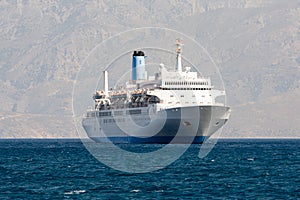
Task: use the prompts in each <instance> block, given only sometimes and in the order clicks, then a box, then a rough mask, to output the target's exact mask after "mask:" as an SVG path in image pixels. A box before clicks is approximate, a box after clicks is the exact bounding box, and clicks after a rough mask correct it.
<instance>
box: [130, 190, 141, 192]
mask: <svg viewBox="0 0 300 200" xmlns="http://www.w3.org/2000/svg"><path fill="white" fill-rule="evenodd" d="M139 191H141V190H131V191H130V192H139Z"/></svg>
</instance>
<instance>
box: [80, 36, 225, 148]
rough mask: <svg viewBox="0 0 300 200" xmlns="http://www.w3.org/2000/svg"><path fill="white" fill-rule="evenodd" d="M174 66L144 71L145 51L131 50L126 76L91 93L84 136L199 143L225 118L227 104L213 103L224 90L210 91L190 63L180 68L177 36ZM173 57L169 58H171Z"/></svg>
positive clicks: (207, 82) (112, 140) (207, 81)
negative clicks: (118, 85)
mask: <svg viewBox="0 0 300 200" xmlns="http://www.w3.org/2000/svg"><path fill="white" fill-rule="evenodd" d="M176 45H177V49H176V54H177V55H176V65H175V67H174V69H173V70H168V69H167V68H166V67H165V65H164V64H160V65H159V66H158V68H159V70H158V72H157V73H154V74H153V75H152V76H150V75H148V72H147V71H146V64H145V53H144V52H143V51H141V50H139V51H134V52H133V55H132V74H131V80H129V81H128V82H126V83H125V84H124V87H122V88H119V89H114V90H113V89H111V90H109V89H108V88H109V87H108V80H109V79H108V72H107V71H104V72H103V75H104V84H103V85H104V88H103V90H99V91H96V92H95V94H94V95H93V99H94V102H95V105H94V106H93V107H92V109H89V110H87V112H86V114H85V115H84V117H83V119H82V126H83V128H84V129H85V131H86V133H87V135H88V137H89V138H91V139H92V140H94V141H96V142H101V143H109V142H110V143H115V144H118V143H133V144H146V143H150V144H168V143H174V144H185V143H189V144H191V143H194V144H199V143H203V142H204V141H205V140H207V139H208V138H209V137H210V136H211V135H212V134H213V133H215V132H216V131H217V130H218V129H220V128H221V127H222V126H223V125H224V124H225V123H226V122H227V120H228V118H229V115H230V108H229V107H228V106H226V105H225V104H224V103H220V102H218V101H217V99H218V98H219V97H224V96H225V91H224V90H217V89H215V88H214V87H213V86H212V84H211V80H210V78H207V77H203V76H200V75H199V74H198V73H197V72H195V71H192V70H191V67H185V68H184V69H183V67H182V57H181V54H182V46H183V43H182V40H181V39H177V41H176ZM174 57H175V56H174Z"/></svg>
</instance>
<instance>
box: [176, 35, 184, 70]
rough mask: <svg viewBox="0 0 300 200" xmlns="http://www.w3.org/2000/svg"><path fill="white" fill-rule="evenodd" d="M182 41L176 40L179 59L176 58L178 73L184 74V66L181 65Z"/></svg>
mask: <svg viewBox="0 0 300 200" xmlns="http://www.w3.org/2000/svg"><path fill="white" fill-rule="evenodd" d="M182 45H183V44H182V40H181V39H177V40H176V46H177V51H176V52H177V57H176V68H175V70H176V72H179V73H181V72H182V65H181V51H182Z"/></svg>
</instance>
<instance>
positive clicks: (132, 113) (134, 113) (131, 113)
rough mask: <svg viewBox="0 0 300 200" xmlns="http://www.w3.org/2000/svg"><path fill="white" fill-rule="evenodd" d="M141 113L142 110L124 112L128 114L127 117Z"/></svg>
mask: <svg viewBox="0 0 300 200" xmlns="http://www.w3.org/2000/svg"><path fill="white" fill-rule="evenodd" d="M141 113H142V110H140V109H139V110H127V111H126V114H129V115H138V114H141Z"/></svg>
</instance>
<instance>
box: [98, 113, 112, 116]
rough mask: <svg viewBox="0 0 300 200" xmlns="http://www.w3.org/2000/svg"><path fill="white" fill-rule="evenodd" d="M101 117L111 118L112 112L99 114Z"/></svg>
mask: <svg viewBox="0 0 300 200" xmlns="http://www.w3.org/2000/svg"><path fill="white" fill-rule="evenodd" d="M101 116H111V112H99V117H101Z"/></svg>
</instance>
